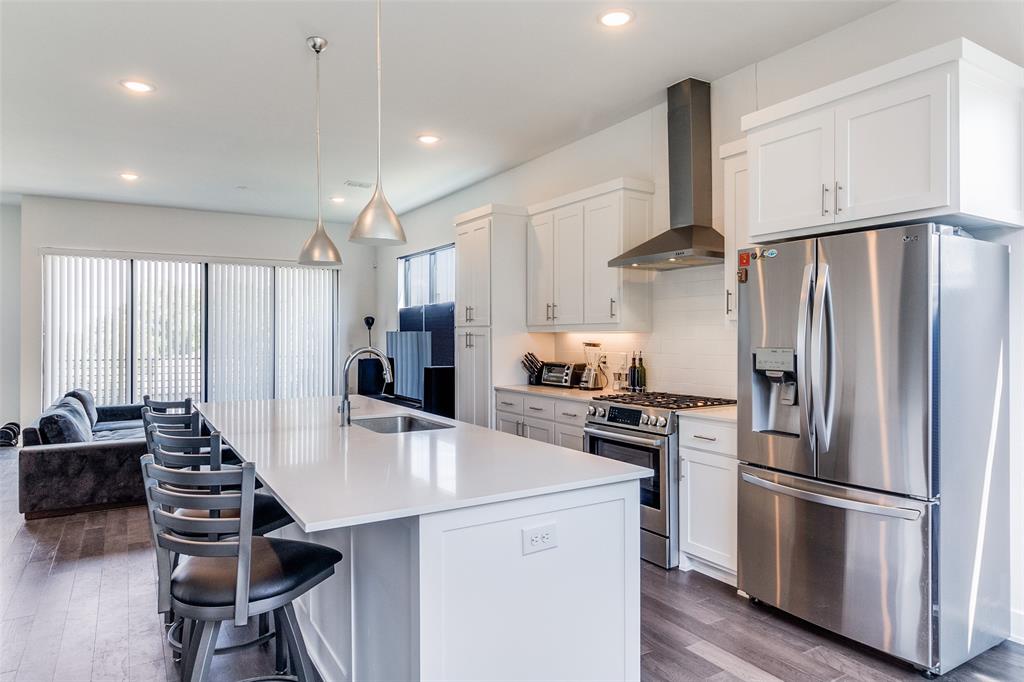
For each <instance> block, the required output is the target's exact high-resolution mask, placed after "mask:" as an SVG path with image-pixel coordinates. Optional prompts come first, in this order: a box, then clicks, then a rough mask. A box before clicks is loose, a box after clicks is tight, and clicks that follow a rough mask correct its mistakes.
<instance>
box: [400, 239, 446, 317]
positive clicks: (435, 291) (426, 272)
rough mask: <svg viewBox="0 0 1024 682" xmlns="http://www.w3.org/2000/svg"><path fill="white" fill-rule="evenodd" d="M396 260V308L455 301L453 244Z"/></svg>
mask: <svg viewBox="0 0 1024 682" xmlns="http://www.w3.org/2000/svg"><path fill="white" fill-rule="evenodd" d="M399 260H400V261H401V262H400V263H399V268H398V279H399V282H398V297H399V301H398V307H399V308H411V307H413V306H420V305H430V304H432V303H445V302H447V301H454V300H455V247H454V245H452V244H448V245H446V246H441V247H438V248H436V249H432V250H430V251H424V252H422V253H416V254H413V255H411V256H402V257H401V258H399Z"/></svg>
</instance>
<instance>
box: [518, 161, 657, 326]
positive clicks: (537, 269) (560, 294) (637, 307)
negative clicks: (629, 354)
mask: <svg viewBox="0 0 1024 682" xmlns="http://www.w3.org/2000/svg"><path fill="white" fill-rule="evenodd" d="M653 193H654V186H653V184H652V183H650V182H647V181H644V180H634V179H631V178H619V179H617V180H612V181H610V182H607V183H604V184H601V185H597V186H595V187H590V188H588V189H585V190H581V191H579V192H574V193H573V194H570V195H567V196H563V197H559V198H557V199H554V200H552V201H547V202H544V203H543V204H537V205H534V206H531V207H529V213H530V227H529V230H528V235H527V250H526V263H527V278H526V287H527V306H526V324H527V327H528V328H529V329H530V330H531V331H573V330H580V331H649V330H650V328H651V314H650V310H651V300H650V286H651V278H650V274H649V273H648V272H646V271H624V270H623V269H622V268H612V267H608V261H610V260H611V259H613V258H615V257H616V256H618V255H620V254H622V253H623V252H624V251H626V250H628V249H630V248H632V247H634V246H636V245H637V244H639V243H641V242H643V241H645V240H647V239H649V238H650V236H651V213H652V195H653Z"/></svg>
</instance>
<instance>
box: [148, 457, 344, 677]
mask: <svg viewBox="0 0 1024 682" xmlns="http://www.w3.org/2000/svg"><path fill="white" fill-rule="evenodd" d="M141 463H142V477H143V481H144V483H145V487H146V500H147V504H148V506H149V518H150V528H151V530H152V534H153V545H154V547H155V548H156V552H157V563H158V567H159V568H160V570H159V575H160V581H161V585H160V590H159V594H158V608H159V610H160V611H161V613H163V612H166V611H167V610H168V609H174V611H175V612H176V613H178V614H181V615H182V616H184V617H185V618H186V619H188V620H189V621H192V622H194V623H195V625H194V627H193V632H192V634H191V636H190V637H189V639H188V649H187V652H186V654H185V658H184V665H183V667H182V679H183V680H189V681H190V682H203V681H204V680H207V679H208V678H209V675H210V666H211V663H212V659H213V654H214V649H215V647H216V643H217V635H218V633H219V632H220V626H221V623H222V622H223V621H229V620H230V621H233V622H234V624H235V625H236V626H242V625H245V624H246V623H247V622H248V620H249V617H250V616H253V615H258V614H260V613H268V612H272V613H273V614H274V617H275V618H274V620H275V622H276V623H278V624H280V627H281V629H282V630H283V631H284V636H285V638H286V639H287V647H288V653H289V657H290V659H291V661H292V666H293V669H294V671H295V675H294V676H282V675H272V676H267V677H264V678H259V679H263V680H295V681H297V682H313V680H315V679H316V678H315V675H316V673H315V672H314V670H313V665H312V662H311V661H310V658H309V654H308V652H307V651H306V646H305V643H304V642H303V640H302V633H301V632H300V630H299V626H298V621H297V619H296V616H295V610H294V607H293V606H292V602H293V601H294V600H295V599H297V598H298V597H300V596H302V595H303V594H305V593H306V592H308V591H309V590H311V589H312V588H313V587H315V586H317V585H319V584H320V583H321V582H323V581H324V580H326V579H327V578H329V577H330V576H331V575H333V574H334V566H335V564H337V563H338V562H339V561H341V559H342V556H341V553H340V552H338V551H337V550H335V549H332V548H330V547H325V546H323V545H317V544H313V543H310V542H301V541H298V540H282V539H278V538H264V537H254V536H253V518H254V507H253V502H254V498H255V482H256V469H255V467H254V466H253V464H252V463H249V462H247V463H245V464H243V465H242V466H241V467H231V468H227V469H221V470H199V471H193V470H190V469H174V468H170V467H165V466H161V465H159V464H156V463H155V461H154V457H153V455H152V454H147V455H143V456H142V459H141ZM228 486H232V487H235V486H237V487H238V490H234V491H224V490H223V489H224V488H226V487H228ZM182 490H189V491H198V490H207V491H209V492H206V493H197V492H181V491H182ZM218 490H219V491H220V492H216V491H218ZM181 512H187V513H181ZM173 557H181V560H180V561H179V563H178V565H177V566H176V567H173V568H172V559H173Z"/></svg>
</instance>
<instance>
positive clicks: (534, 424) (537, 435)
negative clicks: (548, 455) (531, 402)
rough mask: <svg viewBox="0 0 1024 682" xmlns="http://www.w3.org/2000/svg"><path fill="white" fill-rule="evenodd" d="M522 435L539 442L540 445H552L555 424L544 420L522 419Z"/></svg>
mask: <svg viewBox="0 0 1024 682" xmlns="http://www.w3.org/2000/svg"><path fill="white" fill-rule="evenodd" d="M522 434H523V435H524V436H526V437H527V438H529V439H530V440H539V441H540V442H542V443H554V442H555V423H554V422H549V421H546V420H544V419H535V418H533V417H523V430H522Z"/></svg>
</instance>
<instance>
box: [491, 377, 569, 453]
mask: <svg viewBox="0 0 1024 682" xmlns="http://www.w3.org/2000/svg"><path fill="white" fill-rule="evenodd" d="M494 393H495V396H494V405H495V412H494V424H495V426H494V428H495V429H497V430H498V431H502V432H504V433H511V434H514V435H516V436H522V437H523V438H529V439H531V440H537V441H540V442H542V443H554V444H555V445H560V446H562V447H563V448H569V449H571V450H579V451H581V452H582V451H583V422H584V420H585V419H586V415H587V404H586V401H587V400H589V397H587V398H581V400H580V401H576V400H565V399H561V398H552V397H547V396H540V395H531V394H529V393H520V392H518V391H510V390H507V389H504V390H503V389H496V390H495V392H494Z"/></svg>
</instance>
